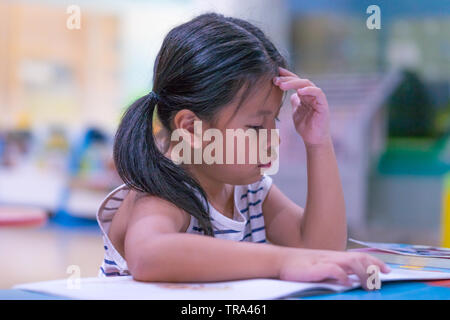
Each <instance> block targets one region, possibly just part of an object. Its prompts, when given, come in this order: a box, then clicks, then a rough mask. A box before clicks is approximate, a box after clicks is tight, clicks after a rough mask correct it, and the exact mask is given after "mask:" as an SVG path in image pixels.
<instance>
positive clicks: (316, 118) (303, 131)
mask: <svg viewBox="0 0 450 320" xmlns="http://www.w3.org/2000/svg"><path fill="white" fill-rule="evenodd" d="M279 72H280V76H278V77H275V78H274V79H273V83H274V84H275V85H277V86H278V87H279V88H280V89H281V90H283V91H287V90H291V89H293V90H295V93H294V94H292V95H291V105H292V118H293V120H294V125H295V129H296V130H297V132H298V134H299V135H300V136H301V137H302V138H303V141H304V142H305V145H306V146H307V147H308V146H318V145H323V144H326V143H327V142H329V141H330V140H331V136H330V126H329V109H328V102H327V98H326V96H325V94H324V93H323V91H322V90H321V89H320V88H318V87H316V86H315V85H314V83H312V82H311V81H310V80H308V79H302V78H300V77H299V76H297V75H296V74H294V73H292V72H290V71H289V70H287V69H284V68H281V67H279Z"/></svg>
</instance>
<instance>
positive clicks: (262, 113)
mask: <svg viewBox="0 0 450 320" xmlns="http://www.w3.org/2000/svg"><path fill="white" fill-rule="evenodd" d="M282 106H283V102H281V104H280V106H279V107H278V111H277V112H276V113H275V114H279V113H280V109H281V107H282ZM270 114H272V110H259V111H258V112H256V113H255V114H254V116H255V117H256V116H263V115H270Z"/></svg>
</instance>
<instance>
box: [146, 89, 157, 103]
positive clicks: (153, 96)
mask: <svg viewBox="0 0 450 320" xmlns="http://www.w3.org/2000/svg"><path fill="white" fill-rule="evenodd" d="M148 95H149V96H150V98H154V99H156V100H158V101H159V96H158V94H157V93H156V92H155V91H153V90H152V91H150V93H149V94H148Z"/></svg>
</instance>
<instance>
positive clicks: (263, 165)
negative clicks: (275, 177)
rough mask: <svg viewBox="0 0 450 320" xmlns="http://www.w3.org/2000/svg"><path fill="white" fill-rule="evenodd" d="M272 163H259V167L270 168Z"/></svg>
mask: <svg viewBox="0 0 450 320" xmlns="http://www.w3.org/2000/svg"><path fill="white" fill-rule="evenodd" d="M271 165H272V162H269V163H267V164H259V165H258V168H269V167H270V166H271Z"/></svg>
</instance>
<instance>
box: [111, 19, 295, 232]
mask: <svg viewBox="0 0 450 320" xmlns="http://www.w3.org/2000/svg"><path fill="white" fill-rule="evenodd" d="M279 66H281V67H285V68H286V66H287V62H286V59H285V58H284V57H283V56H282V55H281V54H280V53H279V52H278V50H277V49H276V48H275V46H274V45H273V43H272V42H271V41H270V40H269V39H267V37H266V36H265V35H264V33H263V32H262V31H261V30H260V29H259V28H257V27H256V26H254V25H252V24H250V23H249V22H246V21H244V20H241V19H237V18H232V17H225V16H224V15H222V14H217V13H205V14H202V15H200V16H197V17H195V18H194V19H192V20H190V21H188V22H186V23H183V24H181V25H179V26H177V27H175V28H173V29H172V30H171V31H170V32H169V33H168V34H167V35H166V37H165V39H164V41H163V44H162V47H161V49H160V51H159V53H158V55H157V57H156V61H155V65H154V70H153V71H154V73H153V92H155V93H156V94H157V96H156V95H153V94H149V95H146V96H144V97H142V98H139V99H138V100H137V101H135V102H134V103H133V104H132V105H131V106H130V107H129V108H128V110H127V111H126V113H125V114H124V116H123V118H122V120H121V123H120V125H119V128H118V130H117V133H116V136H115V142H114V162H115V165H116V168H117V171H118V174H119V175H120V177H121V178H122V180H123V181H124V182H125V184H126V185H127V186H129V187H130V188H132V189H135V190H137V191H140V192H143V193H148V194H151V195H155V196H158V197H161V198H163V199H166V200H168V201H170V202H171V203H173V204H174V205H176V206H177V207H179V208H181V209H183V210H185V211H186V212H187V213H189V214H191V215H192V216H193V217H195V218H197V219H198V221H199V223H200V226H201V228H202V229H203V230H204V233H205V234H206V235H209V236H214V233H213V230H212V225H211V220H210V216H209V208H208V206H207V197H206V194H205V192H204V190H203V189H202V188H201V186H200V184H199V183H198V181H197V180H196V179H195V178H194V177H192V176H191V175H190V174H189V173H188V172H187V171H186V170H185V169H183V168H182V167H181V166H179V165H177V164H175V163H174V162H173V161H171V160H170V159H168V158H167V157H166V156H164V155H163V154H162V153H161V151H160V150H159V149H158V147H157V144H156V142H155V138H154V136H153V125H152V115H153V112H154V109H155V105H156V104H157V105H158V108H157V116H158V117H159V120H160V121H161V124H162V126H163V127H164V128H165V129H167V130H168V131H169V132H170V123H171V120H172V119H173V117H174V116H175V114H176V113H177V112H178V111H180V110H182V109H189V110H191V111H192V112H193V113H195V114H196V116H197V117H198V118H199V119H201V120H205V121H211V120H213V119H214V115H216V114H217V112H218V111H219V110H220V108H221V107H223V106H224V105H227V104H229V103H231V102H233V101H234V99H235V98H236V96H237V93H238V91H239V90H240V89H241V88H244V89H245V90H244V92H243V94H242V96H241V97H240V98H239V99H240V102H239V105H238V108H239V106H240V105H241V104H242V102H243V101H244V100H245V99H246V97H247V96H248V95H249V94H250V92H251V90H252V88H254V87H255V85H256V84H257V83H259V81H260V80H263V79H271V78H273V77H274V76H277V75H278V67H279ZM236 110H237V109H236ZM195 190H197V191H198V192H199V194H200V196H201V198H202V200H200V199H199V198H198V197H197V196H196V195H195V192H194V191H195ZM202 201H204V202H203V203H202Z"/></svg>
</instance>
